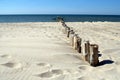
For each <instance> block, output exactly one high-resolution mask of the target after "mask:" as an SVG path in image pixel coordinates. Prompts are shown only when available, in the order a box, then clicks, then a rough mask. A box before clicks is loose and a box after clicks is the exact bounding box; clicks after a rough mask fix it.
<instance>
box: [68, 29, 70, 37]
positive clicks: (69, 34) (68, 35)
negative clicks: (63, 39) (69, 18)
mask: <svg viewBox="0 0 120 80" xmlns="http://www.w3.org/2000/svg"><path fill="white" fill-rule="evenodd" d="M69 36H70V30H68V31H67V37H68V38H69Z"/></svg>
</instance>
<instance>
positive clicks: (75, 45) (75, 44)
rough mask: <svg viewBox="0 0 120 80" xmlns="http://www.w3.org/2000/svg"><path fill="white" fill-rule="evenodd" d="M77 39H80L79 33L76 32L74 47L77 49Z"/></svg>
mask: <svg viewBox="0 0 120 80" xmlns="http://www.w3.org/2000/svg"><path fill="white" fill-rule="evenodd" d="M77 40H78V34H74V43H73V48H74V49H75V50H76V49H77Z"/></svg>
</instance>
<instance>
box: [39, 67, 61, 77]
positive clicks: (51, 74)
mask: <svg viewBox="0 0 120 80" xmlns="http://www.w3.org/2000/svg"><path fill="white" fill-rule="evenodd" d="M62 74H63V71H62V70H60V69H53V70H51V71H47V72H44V73H41V74H38V75H37V76H38V77H40V78H55V77H57V76H60V75H62Z"/></svg>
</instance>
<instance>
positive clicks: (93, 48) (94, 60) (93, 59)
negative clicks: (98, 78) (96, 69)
mask: <svg viewBox="0 0 120 80" xmlns="http://www.w3.org/2000/svg"><path fill="white" fill-rule="evenodd" d="M98 63H99V56H98V45H97V44H91V45H90V65H91V66H97V65H98Z"/></svg>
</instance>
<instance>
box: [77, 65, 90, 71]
mask: <svg viewBox="0 0 120 80" xmlns="http://www.w3.org/2000/svg"><path fill="white" fill-rule="evenodd" d="M78 68H79V69H80V70H86V71H90V70H92V67H90V66H87V65H81V66H79V67H78Z"/></svg>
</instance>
